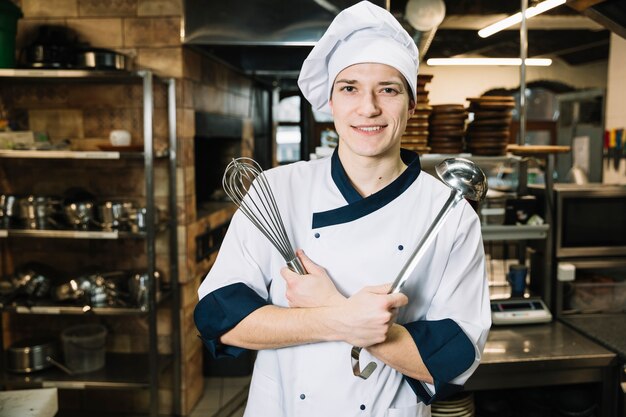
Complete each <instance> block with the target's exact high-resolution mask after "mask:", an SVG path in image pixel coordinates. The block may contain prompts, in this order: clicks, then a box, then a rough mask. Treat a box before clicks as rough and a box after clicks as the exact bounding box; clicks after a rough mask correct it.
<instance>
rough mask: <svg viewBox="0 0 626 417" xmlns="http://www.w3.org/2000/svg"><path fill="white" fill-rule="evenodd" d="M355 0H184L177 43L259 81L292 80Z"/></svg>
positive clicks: (382, 2)
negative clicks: (181, 40) (189, 46)
mask: <svg viewBox="0 0 626 417" xmlns="http://www.w3.org/2000/svg"><path fill="white" fill-rule="evenodd" d="M358 2H359V0H225V1H224V0H210V1H206V0H184V10H185V11H184V17H185V18H184V36H183V43H184V44H186V45H191V46H194V47H196V48H199V49H201V50H203V51H205V52H207V53H209V54H211V55H212V56H215V57H217V58H219V59H221V60H223V61H224V62H226V63H228V64H230V65H232V66H234V67H236V68H238V69H240V70H242V71H244V72H246V73H248V74H251V75H254V76H256V77H259V78H267V79H268V80H272V81H275V80H284V79H291V80H295V79H296V78H297V75H298V72H299V70H300V67H301V66H302V62H303V61H304V59H305V58H306V56H307V55H308V53H309V52H310V50H311V48H312V47H313V45H315V43H316V42H317V41H318V40H319V39H320V38H321V36H322V35H323V33H324V31H325V30H326V29H327V28H328V26H329V25H330V22H331V21H332V20H333V18H334V17H335V16H336V14H337V13H339V12H340V11H341V10H343V9H345V8H347V7H350V6H352V5H354V4H356V3H358ZM372 2H373V3H375V4H377V5H379V6H381V7H385V2H386V0H373V1H372ZM290 85H291V86H292V87H294V86H295V82H291V83H290Z"/></svg>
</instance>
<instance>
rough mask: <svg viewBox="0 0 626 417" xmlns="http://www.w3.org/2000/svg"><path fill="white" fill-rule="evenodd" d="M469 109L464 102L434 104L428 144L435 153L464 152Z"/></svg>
mask: <svg viewBox="0 0 626 417" xmlns="http://www.w3.org/2000/svg"><path fill="white" fill-rule="evenodd" d="M465 119H467V111H466V110H465V107H463V105H462V104H440V105H437V106H433V112H432V114H431V115H430V119H429V122H430V126H429V132H430V136H429V137H428V146H430V149H431V152H433V153H461V152H463V134H464V133H465Z"/></svg>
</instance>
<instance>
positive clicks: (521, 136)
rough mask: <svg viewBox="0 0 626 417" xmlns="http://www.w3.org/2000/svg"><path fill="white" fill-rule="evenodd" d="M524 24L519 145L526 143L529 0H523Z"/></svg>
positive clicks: (521, 34)
mask: <svg viewBox="0 0 626 417" xmlns="http://www.w3.org/2000/svg"><path fill="white" fill-rule="evenodd" d="M521 2H522V5H521V12H522V24H521V25H520V29H519V39H520V49H519V55H520V59H521V60H522V62H521V65H520V67H519V75H520V82H519V88H520V94H519V137H518V139H517V144H518V145H525V144H526V58H527V56H528V28H527V27H526V9H527V8H528V0H521Z"/></svg>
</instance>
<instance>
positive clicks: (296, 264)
mask: <svg viewBox="0 0 626 417" xmlns="http://www.w3.org/2000/svg"><path fill="white" fill-rule="evenodd" d="M287 267H288V268H289V269H291V270H292V271H293V272H296V273H298V274H300V275H306V269H304V265H302V262H300V258H298V257H297V256H296V257H295V258H293V259H292V260H290V261H288V262H287Z"/></svg>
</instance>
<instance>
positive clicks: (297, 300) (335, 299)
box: [280, 249, 345, 307]
mask: <svg viewBox="0 0 626 417" xmlns="http://www.w3.org/2000/svg"><path fill="white" fill-rule="evenodd" d="M296 256H297V257H298V258H300V261H301V262H302V265H303V266H304V269H306V271H307V272H308V274H307V275H299V274H297V273H295V272H293V271H292V270H290V269H289V268H287V267H285V268H283V269H281V271H280V274H281V275H282V277H283V278H284V279H285V282H286V283H287V292H286V294H285V296H286V297H287V301H289V306H290V307H327V306H331V305H337V304H339V303H341V302H343V301H344V300H345V297H344V296H343V295H341V293H340V292H339V291H338V290H337V287H335V284H334V283H333V281H332V279H331V278H330V277H329V276H328V273H327V272H326V270H325V269H324V268H322V267H321V266H319V265H317V264H316V263H315V262H313V261H312V260H311V259H309V257H308V256H306V255H305V254H304V251H303V250H302V249H299V250H298V251H297V252H296Z"/></svg>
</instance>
